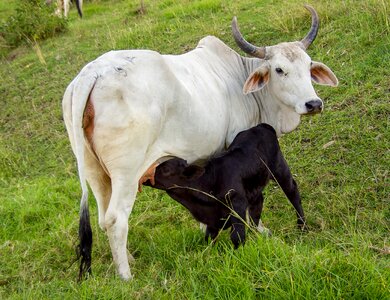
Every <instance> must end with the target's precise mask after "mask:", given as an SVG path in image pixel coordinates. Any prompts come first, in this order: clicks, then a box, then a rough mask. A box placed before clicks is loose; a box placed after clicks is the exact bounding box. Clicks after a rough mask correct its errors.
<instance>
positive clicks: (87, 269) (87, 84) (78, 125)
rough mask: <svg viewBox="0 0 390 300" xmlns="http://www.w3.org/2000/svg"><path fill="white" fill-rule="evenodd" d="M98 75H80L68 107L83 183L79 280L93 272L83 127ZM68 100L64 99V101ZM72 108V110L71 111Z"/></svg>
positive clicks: (74, 149)
mask: <svg viewBox="0 0 390 300" xmlns="http://www.w3.org/2000/svg"><path fill="white" fill-rule="evenodd" d="M96 78H97V76H79V77H77V78H76V79H75V80H74V81H73V83H72V85H73V90H72V93H71V95H70V96H69V97H71V99H69V100H70V102H71V110H70V109H69V108H68V114H69V113H70V114H71V117H70V118H68V119H71V126H67V127H68V130H69V129H70V130H71V132H69V135H71V134H72V140H73V151H74V153H75V156H76V160H77V168H78V174H79V180H80V184H81V190H82V196H81V201H80V222H79V241H80V244H79V245H78V247H77V254H78V259H81V260H80V272H79V280H81V279H82V278H83V276H84V274H85V273H90V274H91V253H92V229H91V224H90V220H89V209H88V187H87V181H86V176H85V161H84V150H85V138H84V129H83V117H84V110H85V106H86V104H87V101H88V98H89V96H90V94H91V92H92V90H93V87H94V85H95V82H96ZM68 94H70V93H68ZM65 101H66V100H65V99H64V102H65ZM68 107H69V105H68ZM69 110H70V111H69ZM64 115H65V111H64Z"/></svg>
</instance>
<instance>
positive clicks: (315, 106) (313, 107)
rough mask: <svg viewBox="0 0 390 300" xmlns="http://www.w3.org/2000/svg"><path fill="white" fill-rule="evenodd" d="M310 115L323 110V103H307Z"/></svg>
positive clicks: (313, 101) (317, 101)
mask: <svg viewBox="0 0 390 300" xmlns="http://www.w3.org/2000/svg"><path fill="white" fill-rule="evenodd" d="M305 106H306V109H307V112H308V113H317V112H321V110H322V101H321V100H311V101H308V102H306V103H305Z"/></svg>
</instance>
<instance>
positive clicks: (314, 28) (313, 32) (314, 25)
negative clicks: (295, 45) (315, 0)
mask: <svg viewBox="0 0 390 300" xmlns="http://www.w3.org/2000/svg"><path fill="white" fill-rule="evenodd" d="M305 8H306V9H307V10H308V11H310V13H311V28H310V31H309V33H308V34H307V35H306V36H305V38H304V39H303V40H302V41H301V43H302V44H303V46H304V48H305V49H307V48H309V46H310V45H311V43H312V42H313V41H314V40H315V38H316V36H317V32H318V28H319V25H320V20H319V18H318V14H317V12H316V10H315V9H314V8H313V7H311V6H310V5H305Z"/></svg>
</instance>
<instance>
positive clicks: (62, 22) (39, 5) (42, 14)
mask: <svg viewBox="0 0 390 300" xmlns="http://www.w3.org/2000/svg"><path fill="white" fill-rule="evenodd" d="M54 10H55V9H54V6H53V5H48V4H46V3H45V2H44V1H41V0H20V1H19V2H18V4H17V6H16V9H15V12H14V14H12V15H10V16H9V17H8V19H7V20H6V21H5V22H2V24H0V37H1V39H0V42H2V45H1V44H0V47H1V48H3V49H8V50H9V49H12V48H15V47H17V46H19V45H21V44H25V43H32V42H33V41H38V40H44V39H47V38H50V37H53V36H55V35H57V34H58V33H61V32H64V31H65V30H66V29H67V21H66V19H65V18H61V17H58V16H56V15H55V14H54ZM3 51H4V50H3Z"/></svg>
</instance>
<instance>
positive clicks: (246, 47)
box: [232, 17, 265, 58]
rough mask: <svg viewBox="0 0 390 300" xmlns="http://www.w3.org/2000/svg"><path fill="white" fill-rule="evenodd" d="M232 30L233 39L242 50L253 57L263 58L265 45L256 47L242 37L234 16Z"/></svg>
mask: <svg viewBox="0 0 390 300" xmlns="http://www.w3.org/2000/svg"><path fill="white" fill-rule="evenodd" d="M232 31H233V37H234V40H235V41H236V43H237V46H238V47H240V48H241V50H242V51H244V52H245V53H247V54H249V55H252V56H254V57H258V58H265V47H256V46H254V45H252V44H251V43H249V42H247V41H246V40H245V39H244V37H243V36H242V34H241V32H240V30H239V29H238V25H237V18H236V17H234V18H233V21H232Z"/></svg>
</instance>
